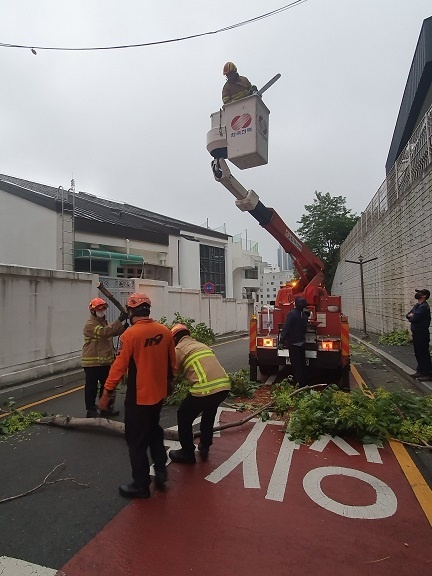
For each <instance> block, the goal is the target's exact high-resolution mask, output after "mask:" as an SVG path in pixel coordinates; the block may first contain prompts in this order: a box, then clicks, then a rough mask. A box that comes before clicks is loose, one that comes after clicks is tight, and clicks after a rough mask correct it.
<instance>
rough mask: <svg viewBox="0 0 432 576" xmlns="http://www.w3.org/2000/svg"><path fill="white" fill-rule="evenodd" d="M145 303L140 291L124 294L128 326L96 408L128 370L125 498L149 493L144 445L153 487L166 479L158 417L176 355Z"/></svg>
mask: <svg viewBox="0 0 432 576" xmlns="http://www.w3.org/2000/svg"><path fill="white" fill-rule="evenodd" d="M150 307H151V301H150V298H149V297H148V296H147V295H146V294H144V293H142V292H141V293H140V292H138V293H135V294H132V295H131V296H129V298H128V299H127V302H126V309H127V311H128V314H129V318H130V321H131V324H132V326H131V327H130V328H128V329H127V331H126V332H125V333H124V334H123V335H122V336H121V338H120V344H119V351H118V353H117V357H116V359H115V361H114V363H113V365H112V366H111V370H110V373H109V375H108V378H107V380H106V382H105V389H104V393H103V395H102V397H101V399H100V401H99V408H100V409H101V410H105V409H106V406H108V404H109V402H110V398H111V397H112V396H113V395H114V393H115V392H114V391H115V389H116V386H117V384H118V383H119V382H120V380H121V378H122V376H123V375H124V374H125V373H126V372H127V373H128V376H127V389H126V398H125V438H126V442H127V445H128V448H129V459H130V463H131V468H132V478H133V482H131V483H130V484H122V485H121V486H120V487H119V492H120V494H121V495H122V496H125V497H126V498H149V497H150V465H149V460H148V456H147V449H148V448H150V455H151V457H152V460H153V462H154V469H155V483H156V487H157V488H159V489H161V490H163V489H164V487H165V482H166V481H167V472H166V466H165V464H166V461H167V456H166V452H165V447H164V441H163V440H164V439H163V429H162V428H161V426H160V424H159V418H160V412H161V409H162V404H163V401H164V399H165V398H166V397H167V390H168V382H169V381H171V380H172V378H173V375H174V373H175V370H176V356H175V347H174V340H173V337H172V334H171V331H170V329H169V328H167V327H166V326H164V325H163V324H159V322H155V321H154V320H152V318H150V317H149V316H150Z"/></svg>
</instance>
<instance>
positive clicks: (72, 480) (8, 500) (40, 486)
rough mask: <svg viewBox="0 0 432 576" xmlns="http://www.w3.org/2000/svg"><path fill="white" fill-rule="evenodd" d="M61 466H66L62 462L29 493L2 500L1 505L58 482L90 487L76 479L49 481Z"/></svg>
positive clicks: (28, 491)
mask: <svg viewBox="0 0 432 576" xmlns="http://www.w3.org/2000/svg"><path fill="white" fill-rule="evenodd" d="M60 466H64V461H63V462H61V463H60V464H57V466H55V467H54V468H53V469H52V470H51V472H49V473H48V474H47V475H46V476H45V478H44V479H43V481H42V482H41V483H40V484H38V485H37V486H35V487H34V488H31V489H30V490H27V492H22V493H21V494H16V495H15V496H9V497H8V498H3V499H2V500H0V504H3V503H4V502H11V500H16V499H17V498H22V497H23V496H27V495H28V494H32V492H35V491H36V490H39V488H42V486H46V485H48V484H56V483H57V482H65V481H66V480H69V481H70V482H73V483H74V484H77V485H78V486H83V487H85V488H88V487H89V486H90V484H82V483H81V482H77V481H76V480H74V478H57V480H48V478H49V477H50V476H51V475H52V474H54V472H55V471H56V470H57V469H58V468H60Z"/></svg>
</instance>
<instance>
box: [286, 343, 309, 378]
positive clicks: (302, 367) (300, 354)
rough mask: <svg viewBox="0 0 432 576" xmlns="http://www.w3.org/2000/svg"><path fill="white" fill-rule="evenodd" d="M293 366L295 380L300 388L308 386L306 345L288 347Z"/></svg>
mask: <svg viewBox="0 0 432 576" xmlns="http://www.w3.org/2000/svg"><path fill="white" fill-rule="evenodd" d="M288 350H289V355H290V360H291V366H292V370H293V375H294V380H296V381H297V383H298V385H299V386H300V388H302V387H303V386H307V367H306V356H305V345H304V344H303V345H302V346H294V345H293V344H290V345H289V346H288Z"/></svg>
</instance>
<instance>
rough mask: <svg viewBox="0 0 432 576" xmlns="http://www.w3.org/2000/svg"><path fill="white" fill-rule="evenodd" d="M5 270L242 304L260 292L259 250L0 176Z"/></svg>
mask: <svg viewBox="0 0 432 576" xmlns="http://www.w3.org/2000/svg"><path fill="white" fill-rule="evenodd" d="M0 202H1V206H2V209H1V211H0V240H1V241H0V263H2V264H10V265H18V266H30V267H33V268H41V269H49V270H66V271H75V272H91V273H94V274H98V275H99V276H101V277H111V278H124V279H126V278H144V279H147V280H162V281H165V282H167V283H168V285H169V286H181V287H182V288H186V289H193V290H200V291H202V290H203V287H204V285H205V284H207V285H208V284H209V283H210V284H211V285H213V286H214V294H217V295H220V296H222V297H223V298H228V299H232V298H234V299H238V300H240V299H243V298H245V297H247V296H249V295H250V294H251V292H253V291H257V290H258V287H259V286H258V270H257V263H258V262H260V261H261V257H260V256H259V254H258V246H257V245H256V244H255V245H254V246H251V243H250V242H249V243H247V244H248V246H246V245H243V242H242V241H241V239H240V242H238V241H237V239H236V238H232V237H231V236H228V235H227V234H224V233H221V232H218V231H214V230H210V229H208V228H204V227H202V226H196V225H194V224H190V223H188V222H183V221H181V220H176V219H174V218H170V217H167V216H163V215H161V214H156V213H154V212H150V211H149V210H146V209H143V208H139V207H137V206H132V205H130V204H125V203H121V202H114V201H111V200H105V199H103V198H98V197H96V196H94V195H92V194H88V193H84V192H75V190H74V182H73V181H72V185H71V188H70V189H69V190H64V189H63V188H62V187H61V186H60V187H58V188H55V187H52V186H46V185H43V184H39V183H36V182H30V181H27V180H22V179H20V178H15V177H12V176H6V175H0Z"/></svg>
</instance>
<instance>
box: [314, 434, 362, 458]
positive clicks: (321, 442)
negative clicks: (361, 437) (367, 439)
mask: <svg viewBox="0 0 432 576" xmlns="http://www.w3.org/2000/svg"><path fill="white" fill-rule="evenodd" d="M329 442H333V443H334V444H336V446H337V447H338V448H340V449H341V450H342V451H343V452H345V454H347V455H348V456H360V453H359V452H357V450H355V449H354V448H353V447H352V446H350V445H349V444H348V442H345V440H343V439H342V438H339V436H334V437H332V436H329V435H327V434H325V435H324V436H320V438H319V439H318V440H315V442H314V443H313V444H311V445H310V446H309V450H316V452H322V451H323V450H324V448H325V447H326V446H327V444H328V443H329Z"/></svg>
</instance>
